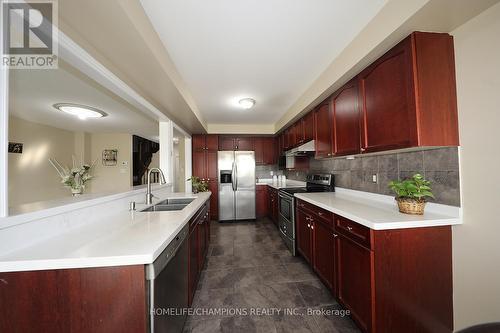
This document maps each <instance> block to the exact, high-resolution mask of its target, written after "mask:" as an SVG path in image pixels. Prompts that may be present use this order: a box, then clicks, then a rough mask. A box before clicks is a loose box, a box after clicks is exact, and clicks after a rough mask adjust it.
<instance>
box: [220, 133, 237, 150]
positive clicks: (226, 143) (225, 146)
mask: <svg viewBox="0 0 500 333" xmlns="http://www.w3.org/2000/svg"><path fill="white" fill-rule="evenodd" d="M234 146H235V145H234V138H232V137H228V136H222V137H219V150H234Z"/></svg>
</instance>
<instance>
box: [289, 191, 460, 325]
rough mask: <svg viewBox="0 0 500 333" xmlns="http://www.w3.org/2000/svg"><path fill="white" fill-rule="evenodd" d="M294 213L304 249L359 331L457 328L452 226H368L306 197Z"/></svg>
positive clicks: (298, 242) (298, 244) (298, 240)
mask: <svg viewBox="0 0 500 333" xmlns="http://www.w3.org/2000/svg"><path fill="white" fill-rule="evenodd" d="M295 216H296V220H295V221H296V228H297V248H298V251H299V253H300V254H301V255H303V256H304V258H305V259H306V260H307V261H308V262H310V263H311V265H312V267H313V269H314V271H315V272H316V273H317V274H318V276H319V277H320V279H321V280H322V281H323V282H324V284H325V285H326V286H327V287H328V288H329V289H330V290H331V292H332V294H333V295H334V296H335V297H336V298H337V299H338V301H339V303H341V304H342V305H343V306H345V307H346V308H347V309H348V310H350V312H351V317H352V318H353V320H354V321H355V322H356V324H357V325H358V327H359V328H360V329H361V330H362V331H364V332H377V333H380V332H382V333H386V332H387V333H392V332H405V333H421V332H428V333H435V332H436V333H441V332H442V333H450V332H453V297H452V295H453V290H452V256H451V254H452V252H451V245H452V243H451V227H450V226H441V227H426V228H408V229H394V230H371V229H369V228H367V227H365V226H363V225H361V224H358V223H356V222H353V221H350V220H348V219H346V218H344V217H342V216H339V215H334V214H332V213H330V212H327V211H325V210H323V209H321V208H319V207H316V206H314V205H311V204H309V203H306V202H304V201H302V200H297V210H296V215H295ZM332 275H333V276H332Z"/></svg>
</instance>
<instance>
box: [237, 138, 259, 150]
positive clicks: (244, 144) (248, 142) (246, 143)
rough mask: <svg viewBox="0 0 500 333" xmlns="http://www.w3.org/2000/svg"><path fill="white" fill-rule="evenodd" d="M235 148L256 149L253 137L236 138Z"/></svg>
mask: <svg viewBox="0 0 500 333" xmlns="http://www.w3.org/2000/svg"><path fill="white" fill-rule="evenodd" d="M235 144H236V146H235V150H254V149H255V147H254V143H253V138H251V137H241V138H236V139H235Z"/></svg>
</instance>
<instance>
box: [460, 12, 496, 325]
mask: <svg viewBox="0 0 500 333" xmlns="http://www.w3.org/2000/svg"><path fill="white" fill-rule="evenodd" d="M452 34H453V35H454V37H455V57H456V71H457V92H458V107H459V125H460V141H461V145H462V151H461V156H460V163H461V172H460V174H461V182H462V184H461V186H462V187H461V192H462V200H463V202H462V204H463V214H464V215H463V218H464V224H463V225H461V226H456V227H453V279H454V286H453V287H454V317H455V329H457V330H458V329H461V328H464V327H468V326H471V325H474V324H477V323H482V322H491V321H499V320H500V215H499V214H498V212H497V208H498V204H499V203H500V174H499V169H498V167H499V165H500V154H499V153H498V151H497V144H498V142H499V140H498V126H499V124H500V44H499V42H498V41H499V36H500V4H497V5H495V6H494V7H492V8H490V9H488V10H487V11H485V12H483V13H482V14H480V15H479V16H477V17H475V18H474V19H472V20H471V21H469V22H467V23H466V24H464V25H462V26H461V27H459V28H457V29H456V30H455V31H453V32H452Z"/></svg>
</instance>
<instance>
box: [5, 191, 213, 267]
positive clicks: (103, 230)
mask: <svg viewBox="0 0 500 333" xmlns="http://www.w3.org/2000/svg"><path fill="white" fill-rule="evenodd" d="M172 197H177V198H189V197H194V198H196V199H195V200H194V201H193V202H191V203H190V204H189V205H188V206H187V207H186V208H184V209H183V210H180V211H164V212H140V210H141V209H144V208H146V207H147V206H146V205H144V204H142V205H141V204H137V210H136V211H134V212H129V211H127V210H120V211H119V212H117V213H116V214H109V215H108V216H106V217H105V218H103V219H101V220H96V221H93V222H92V223H88V224H85V225H82V226H81V227H79V228H76V229H73V230H70V231H68V232H66V233H63V234H60V235H57V236H55V237H52V238H50V239H48V240H45V241H43V242H40V243H37V244H35V245H33V246H31V247H27V248H23V249H20V250H18V251H14V252H11V253H8V254H5V255H3V256H0V272H9V271H28V270H47V269H64V268H83V267H103V266H120V265H143V264H150V263H152V262H153V261H154V260H155V259H156V257H158V255H159V254H160V253H161V252H162V251H163V250H164V249H165V248H166V247H167V245H168V244H169V243H170V242H171V241H172V239H173V238H174V236H175V235H177V233H178V232H179V231H181V230H182V228H183V227H184V226H185V225H186V223H188V222H189V220H190V219H191V217H193V215H194V214H195V213H196V212H197V211H198V210H199V209H200V207H201V206H202V205H203V203H205V202H206V201H207V200H208V199H209V198H210V192H204V193H199V194H193V193H169V194H165V195H162V196H161V198H160V199H157V200H156V201H155V202H158V201H161V200H164V199H167V198H172Z"/></svg>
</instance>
